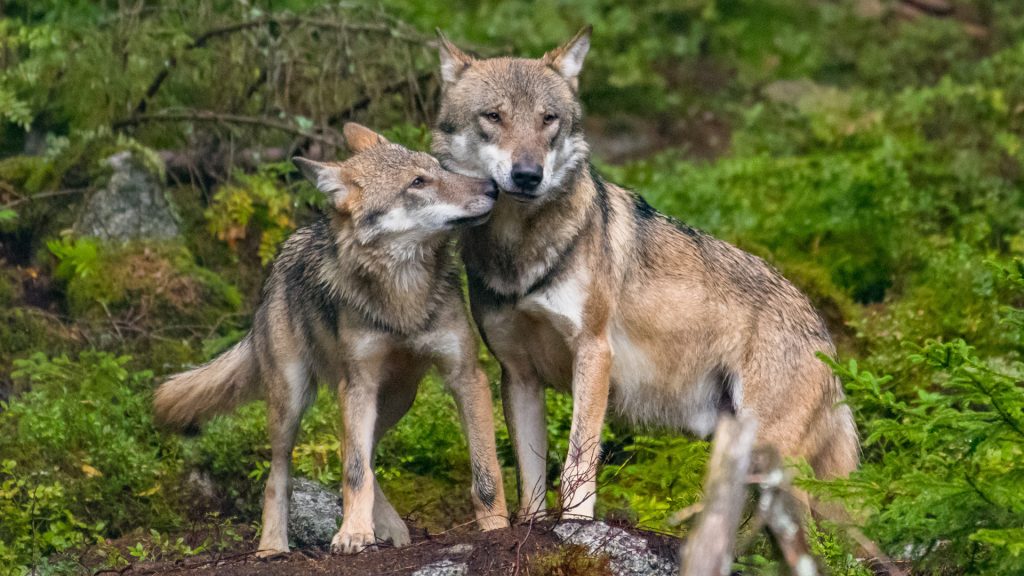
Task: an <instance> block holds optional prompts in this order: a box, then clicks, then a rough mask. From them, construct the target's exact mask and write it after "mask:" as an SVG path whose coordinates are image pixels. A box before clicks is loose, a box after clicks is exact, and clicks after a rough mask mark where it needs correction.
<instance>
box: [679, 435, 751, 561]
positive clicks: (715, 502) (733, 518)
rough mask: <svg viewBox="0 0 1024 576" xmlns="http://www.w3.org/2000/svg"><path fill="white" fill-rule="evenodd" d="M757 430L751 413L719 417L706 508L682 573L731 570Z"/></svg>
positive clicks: (689, 540)
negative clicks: (736, 416)
mask: <svg viewBox="0 0 1024 576" xmlns="http://www.w3.org/2000/svg"><path fill="white" fill-rule="evenodd" d="M756 431H757V422H756V421H755V420H754V419H753V417H752V416H749V415H740V416H739V417H738V418H734V417H732V416H728V415H722V416H721V417H720V418H719V421H718V427H717V428H716V429H715V436H714V445H713V447H712V450H711V461H710V462H709V463H708V473H707V477H706V479H705V481H704V509H703V510H702V511H701V513H700V518H699V519H698V521H697V526H696V528H695V529H694V530H693V532H692V533H691V535H690V536H689V538H687V540H686V543H685V544H684V546H683V550H682V555H683V558H682V567H681V572H680V573H681V574H682V576H719V575H726V574H729V573H730V571H731V568H732V559H733V552H734V547H735V544H736V530H737V528H738V527H739V523H740V516H741V515H742V513H743V508H744V506H745V504H746V502H747V471H748V470H749V468H750V453H751V450H752V449H753V447H754V438H755V435H756V434H755V433H756Z"/></svg>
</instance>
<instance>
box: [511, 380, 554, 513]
mask: <svg viewBox="0 0 1024 576" xmlns="http://www.w3.org/2000/svg"><path fill="white" fill-rule="evenodd" d="M523 372H525V373H524V374H522V375H520V374H519V372H518V371H517V370H516V368H514V367H512V366H510V365H505V364H502V367H501V395H502V408H503V409H504V411H505V422H506V423H507V424H508V428H509V432H510V435H511V436H512V446H513V448H514V449H515V453H516V464H517V468H518V472H519V511H518V512H517V513H516V520H517V521H518V522H528V521H530V520H532V519H540V518H542V517H543V516H544V515H545V513H546V510H545V502H544V498H545V495H546V493H547V454H548V433H547V407H546V406H545V404H544V388H543V387H542V386H541V384H540V382H539V381H538V380H537V378H536V376H535V375H533V374H530V372H532V371H530V370H528V369H527V370H524V371H523ZM527 374H529V376H527Z"/></svg>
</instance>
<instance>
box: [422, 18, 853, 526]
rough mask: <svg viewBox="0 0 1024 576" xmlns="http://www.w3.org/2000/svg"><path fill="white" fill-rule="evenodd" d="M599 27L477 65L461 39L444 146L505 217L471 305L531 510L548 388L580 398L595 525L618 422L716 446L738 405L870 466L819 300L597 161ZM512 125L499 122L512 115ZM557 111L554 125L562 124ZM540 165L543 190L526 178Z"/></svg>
mask: <svg viewBox="0 0 1024 576" xmlns="http://www.w3.org/2000/svg"><path fill="white" fill-rule="evenodd" d="M588 47H589V29H585V30H584V31H582V32H581V33H580V34H577V36H576V37H575V38H573V39H572V40H570V41H569V42H568V43H567V44H566V45H564V46H562V47H559V48H557V49H556V50H553V51H551V52H549V53H548V54H546V55H545V56H544V57H543V58H540V59H536V60H530V59H521V58H494V59H488V60H474V59H472V58H469V57H468V56H466V55H465V54H464V53H461V52H459V51H458V49H457V48H455V47H454V45H452V44H451V43H450V42H447V41H445V43H444V44H443V48H442V51H441V60H442V69H443V70H446V71H447V72H446V73H445V74H444V75H443V76H444V80H445V84H444V98H443V100H442V105H441V110H440V114H439V118H438V123H437V128H436V130H435V131H434V151H435V153H436V154H437V156H438V158H439V159H440V160H441V162H442V164H444V165H445V167H446V168H448V169H451V170H455V171H457V172H461V173H463V174H468V175H473V176H477V177H490V178H493V179H494V180H495V181H496V182H497V183H498V184H499V187H500V188H501V189H502V194H501V196H500V197H499V199H498V202H497V205H496V206H495V208H494V213H493V216H492V218H491V220H490V221H489V222H488V223H487V224H486V225H484V226H481V227H479V228H474V229H471V230H467V231H466V232H464V234H463V237H462V254H463V259H464V261H465V263H466V270H467V274H468V276H469V284H470V300H471V305H472V308H473V313H474V316H475V318H476V319H477V324H478V326H479V327H480V329H481V333H482V334H483V336H484V338H485V341H486V342H487V344H488V346H489V347H490V349H491V351H492V352H493V353H494V355H495V357H496V358H497V359H498V360H499V362H500V363H501V365H502V394H503V398H504V399H505V410H506V418H507V420H508V423H509V426H510V428H511V431H512V436H513V444H514V446H515V449H516V453H517V457H518V461H519V468H520V470H519V472H520V493H521V508H520V514H521V515H522V516H533V515H536V514H539V513H541V512H542V507H543V494H544V491H543V488H544V487H543V482H544V477H543V474H544V471H545V470H546V464H545V458H544V455H545V454H546V451H547V439H546V438H545V423H544V413H543V404H542V402H543V395H542V393H541V390H542V386H544V385H547V386H555V387H559V388H565V387H566V386H567V385H569V386H570V388H569V389H570V390H571V392H572V394H573V420H572V429H571V432H570V438H569V441H570V442H569V443H570V453H569V454H568V456H567V459H566V463H565V466H564V467H563V472H562V483H561V486H562V488H561V497H562V504H563V506H564V507H565V508H566V509H565V513H566V514H569V515H574V516H583V517H591V516H592V515H593V509H594V498H593V491H594V478H595V477H596V469H597V460H598V453H599V446H600V432H601V426H602V424H603V422H604V418H605V412H606V411H607V409H608V408H609V407H610V408H611V410H612V412H613V413H615V414H617V415H619V416H621V417H623V418H625V419H626V420H629V421H631V422H633V423H635V424H638V425H642V426H656V427H669V428H673V429H677V430H686V431H689V432H691V433H694V434H696V435H698V436H706V435H707V434H709V433H710V432H711V431H712V430H713V428H714V424H715V421H716V420H717V417H718V414H719V413H720V412H721V411H730V412H731V411H744V412H748V413H751V414H753V415H755V416H756V417H757V419H758V421H759V422H760V432H759V434H760V439H761V440H762V441H764V442H770V443H772V444H774V445H776V446H777V447H778V448H779V449H780V450H781V451H782V452H783V453H784V454H785V455H787V456H793V457H803V458H806V459H807V460H808V461H809V462H810V464H811V465H812V466H813V467H814V469H815V471H816V472H817V473H818V475H820V476H823V477H828V476H837V475H845V474H847V473H848V472H850V471H851V470H853V469H854V468H855V467H856V465H857V462H858V458H859V451H858V442H857V436H856V429H855V427H854V425H853V420H852V416H851V413H850V410H849V408H848V407H846V406H845V405H843V404H841V401H842V399H843V393H842V388H841V386H840V385H839V383H838V381H837V380H836V378H835V377H834V376H833V375H832V374H831V372H830V370H829V369H828V367H827V366H826V365H825V364H823V363H822V362H821V361H820V360H819V359H818V358H817V357H816V356H815V354H816V353H817V352H824V353H826V354H833V353H834V349H833V346H832V343H831V340H830V338H829V336H828V333H827V331H826V330H825V327H824V325H823V323H822V321H821V319H820V318H819V317H818V315H817V314H816V313H815V311H814V310H813V308H812V307H811V305H810V303H809V302H808V301H807V299H806V298H805V297H804V296H803V295H802V294H801V293H800V292H799V290H797V289H796V288H795V287H794V286H793V285H792V284H790V283H789V282H787V281H786V280H785V279H783V278H782V277H781V276H780V275H779V274H778V273H777V272H776V271H775V270H773V269H772V268H771V267H770V266H768V265H767V264H766V263H765V262H763V261H762V260H760V259H759V258H756V257H754V256H751V255H750V254H747V253H745V252H743V251H741V250H739V249H737V248H735V247H733V246H730V245H729V244H727V243H725V242H722V241H720V240H717V239H715V238H713V237H711V236H709V235H707V234H705V233H703V232H700V231H698V230H694V229H693V228H690V227H688V226H686V225H685V224H681V223H678V222H675V221H672V220H670V219H669V218H667V217H665V216H663V215H661V214H658V213H657V212H655V211H654V210H653V209H652V208H650V207H649V206H647V204H646V203H645V202H644V201H643V200H642V199H641V198H639V197H638V196H636V195H634V194H633V193H631V192H629V191H627V190H624V189H622V188H620V187H618V186H615V185H614V184H610V183H607V182H604V181H603V180H602V179H601V178H600V177H599V176H598V175H596V173H595V172H593V171H592V169H591V168H590V166H589V152H588V148H587V145H586V142H585V140H584V138H583V133H582V122H581V120H582V111H581V109H580V105H579V101H578V99H577V97H576V91H577V89H578V83H577V80H578V78H577V75H578V73H579V71H580V69H581V67H582V61H583V57H584V56H585V55H586V52H587V48H588ZM495 114H497V115H495ZM552 116H554V117H555V119H554V120H552V119H551V118H552ZM523 157H527V158H532V159H537V158H541V159H543V161H542V168H543V174H544V177H543V180H541V181H540V182H539V184H536V185H535V186H534V185H530V186H526V185H525V184H521V183H520V181H518V180H517V179H516V178H515V174H514V169H513V164H514V162H515V161H516V160H517V159H519V158H523Z"/></svg>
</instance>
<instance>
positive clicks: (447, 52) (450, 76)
mask: <svg viewBox="0 0 1024 576" xmlns="http://www.w3.org/2000/svg"><path fill="white" fill-rule="evenodd" d="M437 39H438V42H439V43H440V45H441V48H440V53H441V80H443V81H444V83H445V84H446V85H447V84H454V83H455V82H456V81H457V80H458V79H459V76H462V73H463V72H465V70H466V68H469V67H470V66H472V64H473V57H472V56H470V55H469V54H466V53H465V52H463V51H462V50H460V49H459V47H458V46H456V45H455V44H452V43H451V41H450V40H448V38H447V37H446V36H445V35H444V32H441V29H440V28H438V29H437Z"/></svg>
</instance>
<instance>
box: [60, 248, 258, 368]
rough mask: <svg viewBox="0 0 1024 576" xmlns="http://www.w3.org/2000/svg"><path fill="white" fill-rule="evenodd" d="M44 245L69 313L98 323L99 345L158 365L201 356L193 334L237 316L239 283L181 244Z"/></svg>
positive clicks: (228, 325)
mask: <svg viewBox="0 0 1024 576" xmlns="http://www.w3.org/2000/svg"><path fill="white" fill-rule="evenodd" d="M48 245H49V248H50V251H51V252H52V253H53V254H54V255H55V256H56V258H57V260H58V264H57V266H56V268H55V269H54V276H55V277H56V278H57V280H58V282H59V283H60V284H61V286H62V288H63V295H64V307H65V309H66V311H67V313H68V315H69V316H70V317H71V318H72V319H73V320H74V321H75V322H77V323H80V324H82V325H86V326H94V327H101V328H103V331H102V334H101V335H102V336H103V337H104V338H105V341H104V342H97V343H96V344H97V345H100V346H102V347H104V348H110V349H120V350H123V351H125V352H131V353H132V354H133V355H135V356H136V360H137V361H139V362H140V363H144V364H145V365H146V366H147V367H149V368H151V369H153V370H155V371H156V372H157V373H161V372H164V371H165V370H171V369H176V367H179V366H181V365H182V364H184V363H189V362H195V361H198V360H200V359H201V358H199V346H198V345H197V341H200V340H203V339H205V338H209V337H213V336H217V335H219V332H218V329H224V330H230V329H232V328H233V327H234V324H235V323H234V322H231V321H229V320H232V319H234V317H236V316H238V320H241V316H240V315H239V314H238V313H239V311H240V310H241V308H242V298H241V296H240V295H239V293H238V290H237V289H236V288H235V287H234V286H233V285H231V284H230V283H228V282H226V281H224V280H223V279H222V278H221V277H220V276H218V275H217V274H216V273H214V272H213V271H211V270H209V269H206V268H204V267H202V266H199V265H198V264H196V262H195V260H194V259H193V257H192V254H191V252H189V251H188V250H187V249H186V248H184V247H183V246H181V245H180V244H177V243H174V242H131V243H104V242H99V241H97V240H93V239H88V238H82V239H78V240H71V239H64V240H62V241H51V242H50V243H49V244H48Z"/></svg>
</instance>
